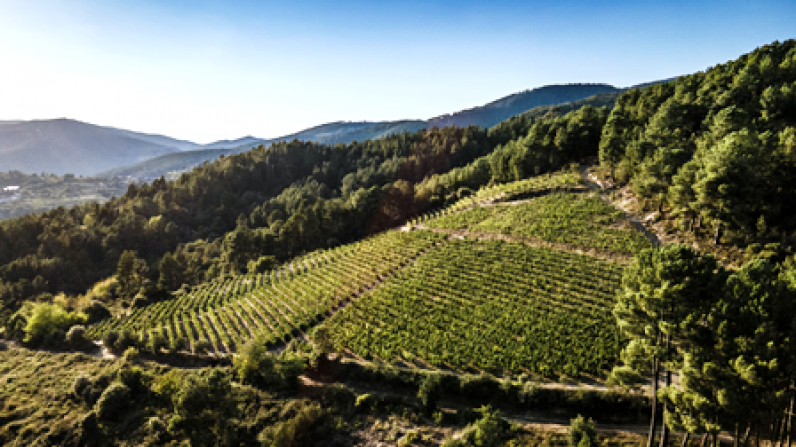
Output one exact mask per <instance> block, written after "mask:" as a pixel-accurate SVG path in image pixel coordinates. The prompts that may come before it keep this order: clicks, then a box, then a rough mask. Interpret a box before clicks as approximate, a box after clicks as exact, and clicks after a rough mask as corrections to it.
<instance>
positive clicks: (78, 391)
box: [72, 374, 92, 402]
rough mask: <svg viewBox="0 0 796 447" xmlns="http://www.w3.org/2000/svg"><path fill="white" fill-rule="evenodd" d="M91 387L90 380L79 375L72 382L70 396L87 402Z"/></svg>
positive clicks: (85, 376) (83, 375)
mask: <svg viewBox="0 0 796 447" xmlns="http://www.w3.org/2000/svg"><path fill="white" fill-rule="evenodd" d="M91 386H92V383H91V378H90V377H89V376H87V375H86V374H79V375H78V376H77V377H75V380H73V381H72V394H73V395H74V396H75V397H77V398H79V399H80V400H82V401H84V402H88V401H89V394H90V393H91Z"/></svg>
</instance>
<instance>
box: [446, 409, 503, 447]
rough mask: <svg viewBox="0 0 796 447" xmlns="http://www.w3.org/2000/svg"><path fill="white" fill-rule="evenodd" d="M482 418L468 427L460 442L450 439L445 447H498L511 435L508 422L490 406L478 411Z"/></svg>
mask: <svg viewBox="0 0 796 447" xmlns="http://www.w3.org/2000/svg"><path fill="white" fill-rule="evenodd" d="M477 411H478V413H480V414H481V417H480V418H479V419H478V420H476V421H475V422H474V423H473V424H471V425H469V426H467V428H465V429H464V431H463V432H462V435H461V438H459V439H458V440H455V439H449V440H447V441H446V442H445V443H444V444H443V445H444V446H450V447H455V446H461V447H471V446H472V447H496V446H498V445H500V443H501V442H502V441H503V440H504V439H505V438H506V437H507V436H508V435H509V434H510V427H509V424H508V422H506V421H505V420H504V419H503V418H501V417H500V412H499V411H497V410H493V409H492V407H490V406H485V407H481V408H479V409H478V410H477Z"/></svg>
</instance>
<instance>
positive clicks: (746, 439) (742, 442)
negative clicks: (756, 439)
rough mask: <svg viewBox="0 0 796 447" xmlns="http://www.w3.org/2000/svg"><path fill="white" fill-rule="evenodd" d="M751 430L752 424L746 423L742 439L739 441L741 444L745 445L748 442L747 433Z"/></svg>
mask: <svg viewBox="0 0 796 447" xmlns="http://www.w3.org/2000/svg"><path fill="white" fill-rule="evenodd" d="M751 432H752V426H751V425H747V426H746V432H744V434H743V441H741V445H743V446H746V445H748V444H749V433H751Z"/></svg>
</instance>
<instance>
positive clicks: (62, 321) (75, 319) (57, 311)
mask: <svg viewBox="0 0 796 447" xmlns="http://www.w3.org/2000/svg"><path fill="white" fill-rule="evenodd" d="M86 320H87V318H86V316H85V315H84V314H81V313H77V312H67V311H66V310H64V309H63V308H61V307H60V306H58V305H55V304H50V303H36V304H34V305H33V309H32V310H31V314H30V318H28V320H27V324H26V325H25V340H24V341H25V343H34V344H35V343H39V342H41V341H42V340H44V338H45V337H47V336H50V335H52V334H54V333H55V332H57V331H66V330H68V329H69V328H70V327H71V326H73V325H76V324H83V323H85V322H86Z"/></svg>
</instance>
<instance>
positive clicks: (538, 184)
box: [409, 172, 585, 225]
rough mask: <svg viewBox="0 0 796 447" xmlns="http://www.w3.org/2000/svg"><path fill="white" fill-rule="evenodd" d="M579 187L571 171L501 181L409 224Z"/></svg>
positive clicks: (580, 182)
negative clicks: (473, 208) (478, 207)
mask: <svg viewBox="0 0 796 447" xmlns="http://www.w3.org/2000/svg"><path fill="white" fill-rule="evenodd" d="M579 188H585V187H583V180H582V179H581V177H580V175H578V174H575V173H571V172H567V173H558V174H549V175H540V176H537V177H531V178H529V179H525V180H519V181H516V182H510V183H501V184H498V185H494V186H489V187H486V188H481V189H479V190H478V191H477V192H476V193H475V194H473V195H472V196H469V197H465V198H463V199H460V200H458V201H457V202H456V203H454V204H452V205H450V206H448V207H446V208H444V209H442V210H438V211H435V212H432V213H427V214H424V215H423V216H421V217H418V218H417V219H413V220H411V221H410V222H409V224H410V225H417V224H420V223H423V222H426V221H428V220H430V219H435V218H438V217H442V216H448V215H451V214H454V213H458V212H460V211H464V210H467V209H469V208H472V207H475V206H480V205H483V204H487V203H495V202H507V201H511V200H516V199H520V198H523V197H526V196H533V195H536V194H540V193H543V192H552V191H570V190H578V189H579Z"/></svg>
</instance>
